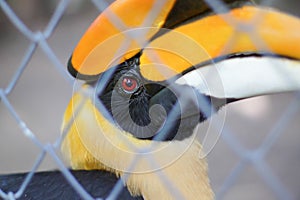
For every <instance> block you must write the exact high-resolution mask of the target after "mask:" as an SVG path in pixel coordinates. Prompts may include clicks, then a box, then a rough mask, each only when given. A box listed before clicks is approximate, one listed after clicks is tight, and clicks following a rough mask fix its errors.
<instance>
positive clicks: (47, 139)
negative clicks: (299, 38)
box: [0, 0, 300, 199]
mask: <svg viewBox="0 0 300 200" xmlns="http://www.w3.org/2000/svg"><path fill="white" fill-rule="evenodd" d="M28 2H29V3H27V4H22V6H20V5H18V1H16V0H11V1H9V3H10V5H11V6H12V7H13V8H14V10H15V11H16V12H17V14H18V15H19V16H20V18H21V19H22V20H24V21H25V23H26V25H28V26H29V27H30V28H31V29H32V30H39V29H43V28H44V27H45V26H46V24H47V22H48V20H49V18H50V17H51V15H52V14H53V11H54V6H55V1H39V0H30V1H29V0H28ZM41 2H42V3H41ZM45 2H47V3H45ZM49 2H51V3H49ZM82 2H84V3H82ZM268 2H269V3H270V2H272V1H268ZM274 5H276V7H279V8H281V9H282V10H284V11H288V12H290V13H293V14H295V15H297V14H298V15H300V2H299V1H296V0H294V1H279V0H278V1H275V3H274ZM97 15H98V11H97V10H96V9H95V7H94V6H92V5H91V4H90V3H89V1H80V0H76V1H72V3H71V4H70V6H69V8H68V10H67V12H66V14H65V15H64V17H63V18H62V20H61V21H60V23H59V25H58V27H57V28H56V30H55V32H54V34H53V35H52V36H51V38H50V39H49V44H50V46H51V48H52V49H53V51H54V52H55V53H56V55H57V56H58V58H59V59H60V60H61V62H62V63H67V60H68V58H69V56H70V54H71V52H72V50H73V48H74V47H75V45H76V43H77V41H78V40H79V39H80V37H81V35H82V34H83V32H84V31H85V30H86V28H87V27H88V26H89V24H90V23H91V22H92V21H93V19H94V18H95V17H96V16H97ZM0 26H1V31H0V44H1V48H0V88H3V87H6V86H7V84H8V83H9V81H10V80H11V78H12V76H13V75H14V73H15V71H16V70H17V68H18V66H19V64H20V62H21V60H22V57H23V56H24V53H25V51H26V49H27V48H28V46H29V44H30V43H29V41H28V40H27V39H26V38H25V37H24V36H23V35H22V34H20V33H19V32H18V31H17V30H16V29H15V28H14V27H13V26H12V24H11V23H10V22H9V21H8V19H7V18H6V17H5V16H4V15H3V13H2V11H0ZM299 34H300V33H299ZM71 94H72V86H71V85H70V84H69V83H68V82H66V81H65V80H64V78H63V77H62V76H61V75H60V74H59V73H58V71H57V70H56V69H55V67H54V65H53V63H51V61H50V60H49V59H48V58H47V56H46V55H45V54H44V53H43V51H42V50H41V49H38V50H37V51H36V52H35V53H34V55H33V58H32V60H31V61H30V62H29V65H28V67H27V68H26V70H25V72H24V74H23V75H22V76H21V78H20V80H19V82H18V84H17V86H16V88H15V90H14V91H13V92H12V94H11V95H10V96H9V100H10V101H11V103H12V104H13V106H14V107H15V109H16V110H17V112H18V114H19V115H20V116H21V117H22V119H23V120H24V121H25V122H26V123H27V125H28V126H29V127H30V128H31V130H32V131H33V132H34V133H35V134H36V136H37V137H38V138H39V139H40V140H42V141H43V142H44V143H45V144H46V143H51V142H54V141H55V139H56V138H57V137H58V136H59V134H60V125H61V121H62V116H63V113H64V109H65V107H66V106H67V104H68V101H69V99H70V97H71ZM294 96H295V94H293V93H287V94H279V95H272V96H267V97H259V98H254V99H249V100H246V101H242V102H238V103H235V104H232V105H230V106H228V108H227V109H226V112H227V117H226V123H225V126H226V127H228V128H230V130H231V131H232V132H233V133H234V135H235V136H236V137H237V138H238V139H239V140H240V141H241V143H242V144H243V145H244V146H245V147H246V148H249V149H254V148H256V147H258V146H259V145H260V144H261V143H262V141H263V140H264V138H265V137H266V135H267V134H268V133H269V132H270V130H272V128H273V126H274V125H275V124H276V123H277V121H278V120H279V119H280V117H281V116H282V113H284V112H285V110H286V108H287V106H289V105H290V103H291V101H293V99H294ZM222 112H225V110H223V111H222ZM221 114H222V113H221ZM299 119H300V111H296V113H295V115H294V116H293V117H292V118H290V119H289V121H288V124H287V127H286V128H284V133H283V134H282V135H281V136H280V137H279V139H278V140H277V141H276V142H275V144H274V146H272V148H271V150H270V152H269V153H268V154H267V156H266V160H267V162H268V163H269V164H270V166H271V167H272V170H274V174H276V175H277V176H278V178H279V179H280V180H281V181H282V182H283V184H284V185H285V186H286V187H287V188H288V190H289V191H291V193H292V194H293V195H294V197H295V199H300V192H299V188H300V181H299V180H300V173H299V172H298V170H299V167H300V134H299V130H300V124H299V121H300V120H299ZM0 137H1V140H0V174H4V173H12V172H21V171H29V170H30V169H31V167H32V165H33V163H34V161H35V159H36V157H37V155H38V154H39V149H38V148H37V147H35V146H34V145H33V144H32V142H31V141H30V140H29V139H28V138H26V137H24V136H23V134H22V133H21V131H20V129H19V127H18V126H17V124H16V123H15V121H14V119H13V118H12V117H11V116H10V114H9V113H8V111H7V109H6V108H5V107H4V106H3V104H2V103H0ZM208 160H209V168H210V177H211V180H212V185H213V187H214V189H215V191H217V190H218V189H220V187H221V186H222V184H223V182H224V180H225V179H226V177H227V176H228V174H229V173H230V172H231V170H232V169H233V167H234V166H235V165H236V164H237V163H238V161H239V158H238V157H237V155H236V154H235V153H234V152H233V151H232V150H231V149H230V148H229V147H228V146H227V144H226V143H225V142H224V141H223V140H219V141H218V143H217V145H216V146H215V148H214V149H213V151H212V152H211V153H210V154H209V156H208ZM53 168H55V164H54V163H53V161H52V160H51V159H49V158H47V159H46V160H45V161H44V162H43V164H42V166H41V167H40V168H39V170H47V169H53ZM274 198H275V196H274V193H273V191H272V190H271V189H270V188H269V187H268V186H266V185H265V184H264V181H263V180H262V179H261V177H260V176H259V175H258V174H257V173H256V171H255V170H254V169H253V167H251V166H250V165H249V167H246V170H245V171H243V172H242V175H241V176H240V177H239V178H238V181H237V182H235V184H234V186H233V187H232V188H231V189H230V190H229V191H228V192H227V193H226V195H225V198H224V199H274Z"/></svg>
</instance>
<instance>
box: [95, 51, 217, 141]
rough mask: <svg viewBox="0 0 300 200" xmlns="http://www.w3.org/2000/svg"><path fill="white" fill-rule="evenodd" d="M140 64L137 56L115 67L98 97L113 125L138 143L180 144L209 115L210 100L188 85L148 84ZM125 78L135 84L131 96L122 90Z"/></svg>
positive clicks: (210, 111) (210, 110) (149, 82)
mask: <svg viewBox="0 0 300 200" xmlns="http://www.w3.org/2000/svg"><path fill="white" fill-rule="evenodd" d="M139 64H140V63H139V55H137V56H135V57H133V58H131V59H129V60H127V61H126V62H124V63H122V64H120V65H118V66H117V67H116V68H115V71H114V74H113V76H111V79H110V81H109V82H108V84H107V85H106V87H105V89H104V90H103V91H102V92H101V94H99V95H98V97H99V100H101V102H102V103H103V105H104V106H105V107H106V108H107V110H108V111H109V113H110V114H111V116H112V118H113V119H114V122H115V123H116V125H117V126H119V127H120V128H121V129H123V130H125V131H127V132H129V133H131V134H132V135H134V136H135V137H137V138H139V139H151V140H163V141H168V140H173V139H175V140H182V139H184V138H187V137H189V136H190V135H192V133H193V130H194V128H195V126H196V125H197V124H198V123H199V122H202V121H204V120H205V119H206V118H207V117H209V116H210V115H211V113H212V109H211V106H210V105H211V99H210V98H209V97H208V96H204V95H201V94H199V93H198V92H197V91H196V90H195V89H194V88H192V87H190V86H187V85H177V84H175V83H173V84H171V85H170V83H167V82H159V83H156V82H151V81H147V80H145V79H144V78H143V77H142V76H141V74H140V71H139ZM124 77H125V78H132V79H133V80H135V81H136V83H137V85H138V87H137V88H136V89H135V90H134V91H133V92H128V91H126V90H124V88H123V87H122V81H123V79H124ZM170 82H172V81H170ZM98 84H99V83H98ZM128 85H129V86H132V84H131V82H129V84H128ZM183 92H184V93H183ZM189 96H190V97H191V98H187V97H189ZM193 99H194V100H193ZM203 101H205V102H206V103H208V104H207V105H208V106H207V108H208V109H206V111H205V112H202V111H201V110H200V109H199V107H200V106H201V105H198V102H203ZM201 107H203V106H201ZM171 113H172V114H171ZM204 113H205V114H204ZM206 115H207V116H206Z"/></svg>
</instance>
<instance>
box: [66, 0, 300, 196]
mask: <svg viewBox="0 0 300 200" xmlns="http://www.w3.org/2000/svg"><path fill="white" fill-rule="evenodd" d="M207 2H208V1H193V0H177V1H175V0H166V1H155V0H145V1H140V0H119V1H115V2H114V3H113V4H112V5H111V6H109V7H108V8H107V9H106V10H105V11H104V12H103V13H101V14H100V15H99V17H98V18H97V19H96V20H95V21H94V22H93V23H92V25H91V26H90V28H89V29H88V30H87V31H86V33H85V34H84V35H83V37H82V38H81V40H80V41H79V43H78V45H77V47H76V48H75V50H74V52H73V54H72V56H71V58H70V60H69V63H68V70H69V72H70V74H71V75H73V76H74V77H75V78H77V79H79V80H83V81H85V84H83V86H82V88H81V90H80V91H78V92H76V93H75V94H74V95H73V97H72V99H71V101H70V104H69V106H68V108H67V110H66V112H65V115H64V121H63V126H62V127H63V132H67V134H66V136H65V138H64V141H63V143H62V153H63V154H64V155H65V157H66V158H67V159H68V160H69V162H70V166H71V168H72V169H73V170H87V171H90V172H91V173H95V170H100V171H101V173H104V172H103V171H106V172H107V173H108V174H111V173H113V174H115V175H116V176H117V177H119V178H121V179H122V181H123V183H124V185H125V186H126V187H127V188H128V190H129V192H130V194H131V195H132V196H142V197H143V198H144V199H148V200H152V199H176V198H177V199H213V198H214V193H213V191H212V188H211V186H210V182H209V178H208V166H207V161H206V159H205V158H202V157H201V156H200V155H203V154H205V153H206V152H204V150H203V148H202V145H201V144H200V142H199V141H198V140H197V139H195V138H196V135H197V132H198V129H197V127H198V125H199V124H200V123H202V122H203V121H205V120H206V119H208V118H209V117H211V115H213V114H214V113H215V112H216V111H218V110H219V109H221V108H222V107H223V106H225V105H226V104H228V103H231V102H234V101H238V100H241V99H245V98H249V97H253V96H258V95H264V94H272V93H277V92H287V91H296V90H300V78H299V77H300V62H299V60H300V54H299V52H300V35H299V32H300V30H299V27H300V20H299V19H298V18H296V17H293V16H290V15H287V14H284V13H281V12H279V11H275V10H272V9H268V8H263V7H259V6H256V5H254V4H253V3H252V2H251V1H247V0H225V1H222V2H223V3H224V4H226V5H227V6H228V7H227V8H219V7H218V8H215V7H216V5H217V4H216V5H215V4H209V3H207ZM212 7H213V8H212ZM216 12H218V13H216ZM74 173H76V172H74ZM87 173H88V172H87ZM103 181H106V180H105V179H104V180H103ZM108 185H110V183H108Z"/></svg>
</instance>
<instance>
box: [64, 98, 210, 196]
mask: <svg viewBox="0 0 300 200" xmlns="http://www.w3.org/2000/svg"><path fill="white" fill-rule="evenodd" d="M81 100H82V96H81V95H79V94H77V95H74V97H73V99H72V101H71V103H70V105H69V107H68V109H67V111H66V114H65V118H64V124H63V127H64V126H65V124H66V123H67V122H68V121H69V120H71V118H72V115H73V107H74V108H76V105H77V104H79V103H80V102H81ZM145 148H148V151H144V152H140V153H137V151H139V150H141V149H145ZM200 151H201V145H200V144H199V143H198V142H197V141H196V140H194V139H193V138H192V137H190V138H188V139H185V140H183V141H170V142H155V141H149V140H138V139H136V138H134V137H132V136H131V135H130V134H127V133H125V132H123V131H121V130H120V129H118V128H117V127H115V126H114V125H112V124H111V123H110V122H108V121H107V120H106V119H105V118H104V117H103V116H102V115H101V114H100V113H99V112H98V111H97V109H95V107H94V105H93V104H92V102H91V101H90V100H89V99H88V100H86V102H85V103H84V105H83V108H82V109H81V111H80V112H79V113H78V115H77V116H76V118H75V119H74V122H73V124H72V126H71V128H70V130H69V133H68V134H67V136H66V138H65V140H64V141H63V143H62V152H63V154H64V155H65V156H66V157H67V158H68V159H69V161H70V164H71V167H72V168H73V169H86V170H91V169H100V170H107V171H111V172H113V173H115V174H116V175H117V176H120V175H122V174H123V173H129V174H130V175H129V178H128V180H126V181H125V183H126V185H127V187H128V189H129V191H130V192H131V193H132V194H133V195H142V196H143V197H144V199H176V198H177V197H180V196H181V197H182V198H184V199H213V196H214V195H213V192H212V190H211V187H210V184H209V179H208V176H207V162H206V160H205V159H200V158H199V153H200ZM136 158H137V159H136ZM133 161H137V162H136V163H135V165H134V168H133V169H131V170H130V171H128V169H129V166H130V164H131V163H132V162H133ZM162 176H163V177H162ZM175 191H177V193H176V192H175ZM180 199H181V198H180Z"/></svg>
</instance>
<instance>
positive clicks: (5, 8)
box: [0, 0, 300, 199]
mask: <svg viewBox="0 0 300 200" xmlns="http://www.w3.org/2000/svg"><path fill="white" fill-rule="evenodd" d="M79 2H80V1H79ZM161 2H163V1H157V3H156V4H155V6H154V7H153V10H157V12H159V10H160V9H161V7H162V5H163V4H162V3H161ZM73 3H74V2H71V1H69V0H60V1H58V3H57V5H56V8H55V10H54V12H53V14H52V15H51V18H50V20H49V22H48V23H47V25H46V27H45V28H44V29H39V30H37V31H33V30H31V29H30V28H29V27H28V26H27V25H26V24H25V23H24V22H23V21H22V19H21V18H20V17H19V16H18V14H17V13H16V12H15V10H14V9H13V8H12V6H11V5H10V3H9V2H7V1H4V0H0V7H1V9H2V12H3V13H4V14H5V15H6V16H7V18H8V21H9V23H11V24H12V25H13V26H14V27H15V28H16V29H17V31H18V32H19V33H21V37H23V38H25V39H26V40H27V41H29V44H28V45H27V48H26V50H25V51H24V52H23V53H24V55H23V57H22V60H21V62H20V64H15V65H16V66H17V69H15V67H14V68H13V69H15V71H14V72H13V73H11V74H12V78H11V80H10V81H8V84H7V85H6V86H4V87H3V86H1V87H0V99H1V102H0V104H1V105H2V107H1V109H2V110H4V109H5V110H6V111H7V112H6V113H5V116H7V115H9V116H10V117H12V118H13V120H14V122H15V124H14V126H15V125H17V126H18V127H19V129H20V130H21V131H19V132H18V134H20V133H21V135H22V136H25V137H26V138H27V140H28V141H30V144H31V145H34V146H35V147H36V148H38V152H39V153H38V155H37V156H36V158H35V162H33V163H30V164H29V165H30V166H32V168H31V170H30V172H29V173H28V175H27V176H26V178H25V179H24V181H23V184H22V185H21V186H20V188H19V190H18V191H11V192H4V191H2V190H1V188H0V197H1V198H3V199H17V198H19V197H21V196H22V194H23V193H24V191H25V190H26V187H27V186H28V184H29V183H30V181H31V179H32V177H33V176H34V173H35V172H36V171H37V170H38V169H39V168H40V167H41V165H42V163H43V162H44V160H45V159H46V156H47V155H48V156H50V158H51V161H50V162H51V163H52V164H53V167H55V168H58V169H59V170H60V171H61V173H62V174H63V175H64V177H65V178H66V179H67V181H68V182H69V184H70V185H71V186H72V187H73V188H74V189H75V190H76V191H77V192H78V194H79V195H80V196H81V197H82V198H83V199H94V197H92V196H91V195H90V194H89V193H88V192H86V191H85V189H84V188H83V187H82V186H81V185H80V184H79V183H78V181H77V180H76V178H75V177H74V176H73V175H72V174H71V173H70V172H69V171H68V167H67V166H66V164H65V163H64V162H63V161H62V159H61V156H60V154H59V153H58V152H59V148H60V144H61V141H62V139H63V138H64V136H65V134H66V132H67V131H68V130H63V134H60V131H59V128H56V129H55V130H54V131H55V132H57V134H55V136H56V137H55V139H54V141H50V140H49V141H48V140H47V139H46V141H45V140H43V139H40V137H41V134H40V133H39V132H38V131H34V129H32V128H31V125H28V123H26V120H25V119H24V118H26V117H23V116H24V114H23V113H22V112H23V111H22V110H20V109H18V106H17V105H14V104H13V103H12V102H13V101H14V99H13V98H10V96H13V95H14V94H13V93H14V91H15V90H17V89H16V88H17V87H18V85H20V84H21V83H22V76H24V73H26V71H30V72H31V73H32V70H30V67H31V60H32V59H34V54H36V52H37V51H38V50H41V51H42V53H43V55H45V56H46V57H47V58H46V59H47V60H48V61H50V62H51V63H52V64H51V66H52V67H53V68H55V72H54V73H55V74H56V76H58V77H61V79H62V80H63V81H60V84H63V85H69V87H68V86H66V89H64V90H63V92H65V91H66V90H70V89H71V86H73V84H74V81H73V79H72V78H70V76H69V75H68V73H67V72H66V67H65V65H64V64H63V63H62V61H61V60H64V61H66V60H67V56H68V55H66V57H65V58H63V59H61V58H60V55H59V53H58V50H57V49H56V50H54V49H53V48H52V47H51V45H50V42H49V41H50V40H51V37H52V36H55V34H56V33H55V30H56V28H57V27H58V26H59V24H60V21H61V20H62V18H63V16H64V14H65V13H66V12H67V8H68V7H70V6H71V4H73ZM77 3H78V2H77ZM84 3H86V2H84ZM90 3H92V5H93V6H94V7H95V8H96V9H97V10H98V12H102V11H103V10H104V9H105V8H106V7H107V6H108V5H109V4H110V3H111V2H107V1H104V0H91V1H90ZM206 3H207V4H208V5H209V6H210V7H211V8H212V9H213V10H214V11H215V12H216V13H218V12H223V11H224V9H225V10H226V9H227V7H226V5H225V4H224V3H222V1H206ZM260 3H261V4H262V5H266V6H272V5H273V3H274V1H271V0H270V1H261V2H260ZM78 12H80V9H79V11H78ZM94 13H96V12H95V11H94ZM150 17H151V16H149V18H150ZM110 18H111V21H112V22H113V24H114V25H115V26H116V27H118V28H119V29H120V30H124V27H126V26H125V25H124V24H123V23H122V20H120V19H118V17H117V16H116V15H114V13H110ZM149 18H146V21H145V24H147V19H149ZM257 19H258V20H259V17H258V18H257ZM89 20H90V21H91V20H92V18H91V19H89ZM225 20H226V21H228V23H230V24H232V25H233V26H237V28H245V27H238V26H239V25H238V24H235V23H234V20H233V19H230V18H229V19H225ZM74 23H75V22H74ZM253 24H255V23H253ZM253 24H251V25H253ZM65 26H67V23H65ZM84 26H86V27H87V26H88V24H86V25H84ZM81 32H83V31H81ZM70 34H72V33H71V32H70ZM78 35H79V34H78ZM64 37H66V35H64ZM67 37H69V36H67ZM78 37H79V36H78ZM78 37H77V40H78ZM129 37H130V35H129ZM254 38H255V36H254ZM74 40H75V39H74ZM66 42H67V41H66ZM256 42H257V44H258V45H260V46H264V41H260V40H258V41H256ZM74 44H75V42H74ZM70 51H72V50H70ZM67 53H69V52H67ZM65 54H66V53H65ZM64 61H63V62H64ZM1 65H2V64H1ZM9 65H11V64H7V63H5V64H3V67H1V69H0V70H1V71H4V70H5V68H8V67H9ZM1 73H2V72H1ZM3 73H4V72H3ZM41 73H42V72H41ZM33 74H35V75H36V76H41V77H45V76H47V75H46V74H36V73H33ZM38 81H43V79H42V80H38ZM20 82H21V83H20ZM35 84H39V82H37V81H36V83H35ZM50 84H51V83H50ZM21 89H22V88H21ZM24 89H25V90H30V86H27V87H26V88H24ZM45 89H46V88H44V90H45ZM58 89H60V88H59V87H57V88H55V90H54V91H52V96H56V95H57V94H56V93H55V92H56V90H58ZM17 91H19V90H17ZM70 92H71V91H70ZM69 94H70V93H69ZM23 95H24V94H23ZM25 95H29V94H26V92H25ZM88 95H89V94H87V96H88ZM286 96H288V97H289V99H288V100H285V101H286V102H289V103H287V105H281V107H282V109H281V110H279V111H278V113H279V112H280V115H279V116H278V118H276V117H275V119H274V120H273V121H271V122H269V123H270V126H269V127H271V130H263V131H262V130H260V131H258V133H261V132H264V133H261V136H260V137H259V139H257V140H258V141H259V142H257V141H256V142H255V143H256V144H259V143H260V142H261V143H260V144H259V145H254V146H255V147H254V148H249V147H247V145H246V144H245V141H244V140H249V137H251V136H247V137H245V138H246V139H243V138H241V137H239V136H238V135H239V134H240V132H241V130H242V132H245V133H247V131H245V129H244V127H242V128H241V129H239V130H234V129H236V128H235V127H234V125H233V124H230V123H229V124H225V127H224V128H223V130H222V134H221V138H220V142H219V143H221V145H219V146H221V147H218V144H217V146H216V148H215V149H216V150H214V151H213V152H212V154H213V155H212V158H210V156H208V159H209V164H210V166H211V167H210V175H211V176H212V185H213V187H214V190H215V192H216V198H217V199H226V198H228V199H232V197H234V198H241V197H243V199H247V198H245V197H246V196H248V197H249V198H251V199H253V196H252V195H254V197H256V196H255V195H256V194H254V193H256V190H255V189H257V186H253V185H250V184H251V181H250V183H249V182H247V180H251V177H250V178H249V177H248V178H246V183H248V186H249V187H247V189H246V190H247V193H246V194H245V193H244V195H243V196H239V195H241V194H240V193H241V192H239V193H236V195H235V196H234V195H233V196H231V193H230V191H231V190H234V189H236V188H237V189H241V190H242V192H244V190H245V188H241V187H236V185H237V184H240V181H239V178H241V177H243V176H244V174H245V173H249V171H248V170H247V169H248V168H249V167H251V168H253V169H254V170H255V173H256V174H257V177H259V178H261V179H262V180H263V183H260V184H258V185H259V186H261V185H263V186H267V187H262V188H263V190H267V191H268V190H270V191H271V192H270V193H271V194H267V196H263V197H267V198H275V197H276V198H278V199H297V198H299V195H300V194H297V188H299V182H297V181H291V182H292V186H291V183H289V182H288V181H287V178H280V177H282V175H280V176H279V175H277V174H276V171H275V170H274V166H273V165H276V162H275V163H274V164H270V162H271V163H272V162H274V161H273V160H271V161H270V160H268V159H269V158H268V154H270V152H273V151H285V150H286V149H284V148H282V149H280V148H279V150H278V149H276V148H274V146H275V145H278V144H277V143H278V142H279V141H281V140H283V137H284V138H287V137H288V133H286V132H289V135H293V134H294V135H295V134H297V132H292V134H291V133H290V132H291V130H290V129H291V128H290V126H291V124H292V123H294V124H296V125H297V124H298V122H297V119H299V115H300V114H299V113H300V111H299V110H300V108H299V107H300V104H299V98H300V97H299V94H288V95H285V96H284V97H282V96H277V97H278V98H279V99H284V98H286ZM13 97H14V96H13ZM275 97H276V96H275ZM273 98H274V97H272V98H269V97H264V99H263V98H261V101H262V102H264V101H267V102H268V103H269V104H271V103H272V102H271V100H270V99H273ZM37 101H39V99H37ZM258 101H259V100H258ZM47 103H48V105H46V104H45V105H44V106H49V103H51V101H48V102H47ZM241 105H242V106H243V104H241ZM258 105H259V104H258ZM271 105H274V106H275V105H277V104H276V103H273V104H271ZM265 107H268V106H265ZM58 109H60V108H58ZM2 110H1V112H2ZM78 110H80V106H79V108H78ZM62 112H63V109H62ZM269 112H270V111H269ZM21 113H22V114H21ZM250 113H251V112H250ZM59 114H61V115H62V113H59ZM229 115H231V114H230V113H229ZM256 117H257V115H256ZM268 117H271V116H268ZM42 118H43V119H42V120H45V121H46V122H47V121H48V118H47V117H46V116H42ZM245 119H247V120H249V119H250V118H245ZM260 119H261V120H263V119H262V118H260ZM59 120H60V119H59ZM59 120H58V121H59ZM70 123H72V122H70ZM245 123H246V122H245ZM247 123H248V122H247ZM255 123H258V122H257V121H255V120H254V121H253V123H252V124H251V125H250V126H254V124H255ZM296 125H295V126H296ZM1 126H4V124H2V122H1ZM244 126H247V125H244ZM248 126H249V125H248ZM66 127H67V128H66V129H68V128H70V126H68V125H67V126H66ZM298 128H299V126H298ZM296 129H297V126H296V128H293V130H296ZM52 130H53V129H52ZM249 130H253V128H252V129H251V127H250V128H249ZM44 132H47V131H46V130H44ZM294 135H293V136H291V138H292V139H289V140H286V143H292V142H294V143H292V144H294V145H297V146H299V144H297V142H296V143H295V141H297V139H299V138H297V137H296V139H294V138H295V136H294ZM264 136H265V137H264ZM1 137H2V136H1ZM253 137H257V136H253ZM2 140H5V138H3V137H2ZM12 143H13V142H12ZM246 143H247V142H246ZM222 145H223V146H222ZM250 146H253V145H250ZM286 146H287V147H288V148H289V145H285V146H283V147H286ZM297 146H293V149H294V151H295V152H299V151H297V150H299V149H298V148H299V147H297ZM220 148H221V150H220ZM222 148H225V149H226V148H227V149H230V151H231V157H232V155H234V156H236V158H234V159H232V158H226V155H223V156H224V157H225V158H224V157H223V156H221V155H219V154H222V153H223V151H224V150H222ZM232 152H233V153H232ZM287 152H288V153H289V152H290V151H287ZM295 152H294V153H293V154H292V155H295V154H296V155H297V153H295ZM8 155H9V154H8ZM279 155H280V153H279ZM284 155H285V154H284ZM229 157H230V156H229ZM214 159H215V160H221V161H219V162H217V161H215V160H214ZM224 159H226V160H227V159H228V160H227V162H228V163H230V162H236V163H235V164H232V163H231V165H230V166H229V167H228V169H229V170H227V171H225V173H223V174H226V175H224V177H223V179H221V178H219V177H218V173H217V172H216V171H215V170H218V169H219V168H222V167H219V168H218V167H216V166H214V165H218V166H220V165H221V166H222V164H220V163H223V162H224ZM276 159H277V158H276ZM276 159H274V160H276ZM291 159H296V161H295V160H293V161H292V162H293V163H294V165H296V166H294V167H295V169H294V171H293V170H292V171H293V172H295V170H297V164H298V166H299V159H298V158H297V157H296V158H293V157H292V158H291ZM1 160H2V161H1V163H2V162H3V161H4V162H5V160H6V158H4V157H3V158H1ZM7 160H9V158H8V159H7ZM285 161H286V162H290V160H288V159H285ZM135 162H136V161H135ZM134 164H135V163H134V162H133V163H132V166H134ZM151 164H153V165H154V166H155V165H156V164H157V163H155V160H151ZM287 165H288V164H287ZM287 165H282V166H283V167H287ZM46 168H47V167H46ZM275 168H276V167H275ZM287 171H289V170H287ZM295 173H296V172H295ZM250 174H251V173H250ZM252 174H253V172H252ZM252 174H251V175H250V176H252ZM159 176H160V177H161V179H163V182H164V183H165V184H166V186H168V188H169V190H170V191H172V192H173V193H174V194H175V196H174V197H177V198H178V199H181V198H180V196H181V194H180V191H177V190H176V188H175V187H174V186H172V183H170V181H169V180H168V177H167V176H166V175H165V174H159ZM288 176H291V175H290V174H288ZM294 176H295V177H296V178H297V175H294ZM126 178H127V177H126V175H124V177H122V179H123V180H126ZM296 178H295V179H296ZM215 182H218V183H215ZM254 182H255V181H254ZM287 182H288V184H287ZM246 185H247V184H246ZM122 187H123V184H122V181H121V180H120V181H119V182H118V183H117V184H116V186H115V187H114V189H113V190H112V191H111V194H110V196H109V197H108V199H115V198H117V196H118V193H119V192H120V189H121V188H122ZM248 188H249V189H248ZM251 188H253V190H251ZM295 188H296V189H295ZM260 191H261V190H260ZM228 194H229V195H228ZM98 198H101V197H98Z"/></svg>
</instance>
